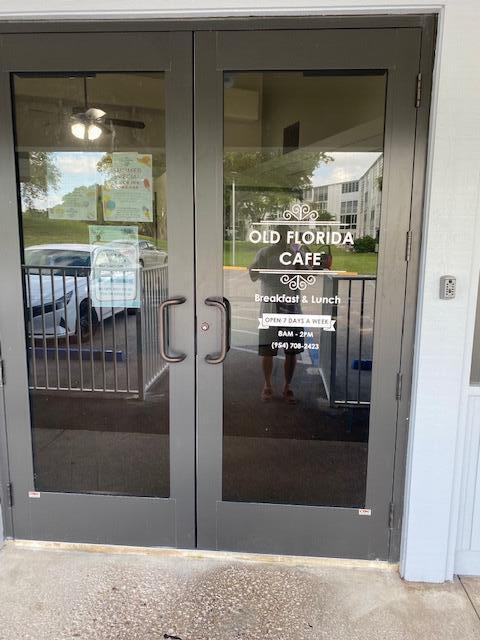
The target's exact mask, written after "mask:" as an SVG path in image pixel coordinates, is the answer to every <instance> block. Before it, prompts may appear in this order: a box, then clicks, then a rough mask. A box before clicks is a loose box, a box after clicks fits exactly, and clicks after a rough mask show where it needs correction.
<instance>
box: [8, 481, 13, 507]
mask: <svg viewBox="0 0 480 640" xmlns="http://www.w3.org/2000/svg"><path fill="white" fill-rule="evenodd" d="M7 495H8V505H9V507H10V508H11V507H13V484H12V483H11V482H8V483H7Z"/></svg>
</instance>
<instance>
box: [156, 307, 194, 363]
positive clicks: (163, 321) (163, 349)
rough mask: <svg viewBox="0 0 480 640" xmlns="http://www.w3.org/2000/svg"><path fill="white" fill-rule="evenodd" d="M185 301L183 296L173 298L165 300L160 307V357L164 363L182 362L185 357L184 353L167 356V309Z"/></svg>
mask: <svg viewBox="0 0 480 640" xmlns="http://www.w3.org/2000/svg"><path fill="white" fill-rule="evenodd" d="M186 301H187V299H186V298H185V297H184V296H177V297H175V298H167V299H166V300H164V301H163V302H162V303H161V305H160V311H159V313H160V326H159V333H160V336H159V337H160V345H159V347H160V355H161V356H162V358H163V359H164V360H165V362H182V361H183V360H185V358H186V357H187V356H186V355H185V354H184V353H176V354H169V353H168V349H169V347H168V343H169V340H168V328H167V327H168V307H173V306H176V305H178V304H183V303H184V302H186Z"/></svg>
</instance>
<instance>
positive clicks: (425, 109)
mask: <svg viewBox="0 0 480 640" xmlns="http://www.w3.org/2000/svg"><path fill="white" fill-rule="evenodd" d="M365 27H368V28H369V29H383V28H397V29H401V28H412V27H417V28H419V29H421V30H422V44H421V61H420V71H421V72H422V77H423V90H422V103H421V107H420V108H419V109H418V110H417V123H416V146H415V163H414V172H413V191H412V209H411V212H412V215H411V229H412V231H413V236H412V261H411V262H410V264H409V265H408V271H407V280H406V314H405V323H404V339H403V343H402V370H403V373H404V377H403V393H402V398H401V400H400V401H399V405H398V429H397V437H396V457H395V473H394V478H393V489H392V500H393V503H394V504H395V512H394V520H393V531H392V536H391V546H390V554H389V559H390V560H391V561H396V560H397V559H398V557H399V545H400V533H401V513H402V506H403V492H404V483H405V455H406V440H407V434H408V415H409V408H410V393H411V373H412V358H411V354H412V352H413V342H414V335H415V314H416V300H417V283H418V273H419V254H420V243H421V219H422V208H423V190H424V181H425V165H426V154H427V137H428V126H429V106H430V90H431V84H432V67H433V57H434V44H435V35H436V16H435V15H434V14H432V15H396V16H385V15H377V16H356V17H355V16H329V17H315V16H308V17H268V18H228V19H211V20H186V19H182V20H163V21H133V20H131V21H117V20H110V21H98V22H95V23H92V22H80V21H78V22H77V21H75V22H72V21H68V22H66V21H49V22H38V21H37V22H17V23H15V22H6V23H1V24H0V34H24V35H25V36H27V34H30V38H32V39H33V40H35V38H36V35H37V34H41V33H45V34H47V33H48V34H57V33H60V34H62V33H63V34H67V33H68V34H74V33H78V34H80V33H82V34H91V33H95V32H120V33H123V32H131V31H135V32H142V34H144V33H146V32H147V33H148V32H150V33H151V32H159V31H161V32H168V31H187V32H192V31H194V30H197V31H202V30H207V31H208V30H213V29H223V30H246V31H249V30H269V29H304V30H306V31H308V30H311V29H338V28H350V29H357V28H365ZM190 35H191V33H190ZM2 62H4V58H3V53H0V65H1V64H2ZM2 69H3V70H5V65H3V67H2ZM1 75H2V81H1V83H0V94H1V96H2V97H1V98H0V105H1V108H0V113H1V118H0V137H1V139H2V140H3V141H4V144H3V146H2V151H1V153H0V176H1V183H2V194H3V200H4V204H5V206H7V205H8V207H9V208H12V207H15V208H16V189H15V184H14V180H13V176H12V167H13V166H14V157H13V139H12V131H11V125H10V123H11V112H10V98H9V96H10V87H9V84H8V82H7V81H6V80H7V78H6V74H5V73H2V74H1ZM183 91H184V96H185V98H186V100H185V104H184V108H186V109H187V110H188V106H187V105H188V104H191V99H190V98H189V97H188V96H187V93H188V90H187V87H183ZM6 96H8V99H6ZM213 133H215V132H213ZM184 165H185V166H187V165H188V162H186V163H184ZM186 184H187V183H184V184H183V188H184V192H185V191H187V192H188V187H187V188H185V187H186ZM187 197H188V196H187ZM7 233H12V229H11V228H10V230H5V229H4V231H3V234H4V237H5V236H6V235H7ZM17 236H18V233H17ZM17 236H15V234H13V235H11V236H10V242H9V243H8V244H7V246H6V247H5V251H4V250H3V249H4V247H2V257H3V261H4V262H11V261H12V260H13V263H14V264H15V265H16V262H17V261H18V256H19V251H18V246H17V244H16V243H17V242H18V237H17ZM12 243H13V246H12ZM16 273H18V272H16ZM4 274H5V272H4ZM2 285H3V288H4V290H5V289H7V293H6V295H8V296H12V297H13V300H15V299H16V304H17V305H18V304H19V295H20V293H19V291H20V290H21V285H20V283H19V282H18V281H17V282H15V281H13V282H12V281H11V279H9V280H8V282H7V279H5V280H3V282H2ZM187 286H188V283H187ZM10 299H12V298H10ZM0 328H1V324H0ZM2 337H3V336H2V334H1V333H0V338H2ZM184 338H185V339H187V336H186V335H185V334H184V336H182V340H183V339H184ZM19 339H20V340H23V338H22V337H21V336H19V335H18V334H17V336H16V341H15V342H16V344H18V340H19ZM184 344H185V342H184ZM186 346H188V347H190V344H188V345H186ZM4 353H6V354H8V360H9V362H8V368H10V362H11V363H12V364H13V370H12V371H10V374H12V375H13V378H11V377H10V375H9V377H8V383H7V384H8V386H10V385H13V384H15V386H17V387H18V385H19V384H20V388H19V389H18V390H17V392H16V394H15V395H16V400H15V404H17V406H18V407H19V408H20V416H21V415H22V413H23V415H25V412H26V408H27V407H28V397H27V395H26V393H25V392H24V389H23V387H22V385H24V384H25V377H24V371H22V367H23V366H24V358H23V353H22V354H21V357H20V358H19V357H18V353H16V351H15V344H13V345H12V346H11V345H5V346H4ZM15 359H16V360H17V361H18V360H20V361H21V362H20V364H18V363H17V364H15ZM25 391H26V388H25ZM13 413H14V414H15V412H13ZM12 420H13V421H14V424H17V423H18V414H17V417H15V415H12ZM0 430H1V434H0V435H1V436H2V437H0V466H1V477H0V480H1V481H2V487H1V490H2V491H1V493H2V498H3V499H2V508H3V518H4V526H5V534H6V535H7V536H9V537H13V536H14V533H15V532H14V529H13V526H12V520H11V510H9V509H8V508H7V505H8V496H7V490H6V482H7V476H8V478H12V476H14V473H13V467H14V464H12V461H9V457H8V456H7V441H6V434H5V430H4V429H2V425H1V424H0ZM178 446H179V447H180V446H181V447H187V449H191V446H192V443H191V442H190V440H189V437H188V436H187V437H186V439H185V440H184V441H183V442H181V443H180V442H179V443H178ZM28 452H30V449H28ZM16 455H22V451H21V450H20V451H18V450H17V451H16ZM23 455H25V451H23ZM17 459H18V458H17ZM9 462H10V464H9ZM184 471H185V470H184ZM192 473H193V470H192ZM187 483H188V481H187ZM64 539H67V537H65V538H64ZM71 539H76V540H78V539H79V536H78V535H76V534H75V532H74V531H73V528H72V536H71ZM178 543H179V545H180V546H192V543H191V537H190V538H189V540H187V541H185V542H183V543H182V541H181V540H180V539H178Z"/></svg>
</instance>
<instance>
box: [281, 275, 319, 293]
mask: <svg viewBox="0 0 480 640" xmlns="http://www.w3.org/2000/svg"><path fill="white" fill-rule="evenodd" d="M315 280H316V278H315V276H314V275H313V274H308V275H307V274H305V275H304V274H303V273H299V274H295V275H293V276H291V275H288V274H286V273H284V274H283V276H281V278H280V282H281V283H282V284H288V286H289V288H290V289H291V290H292V291H297V289H298V290H300V291H305V289H306V288H307V287H308V285H309V284H315Z"/></svg>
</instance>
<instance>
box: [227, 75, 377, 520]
mask: <svg viewBox="0 0 480 640" xmlns="http://www.w3.org/2000/svg"><path fill="white" fill-rule="evenodd" d="M386 81H387V76H386V73H385V72H378V73H376V74H373V73H370V74H368V75H364V74H360V73H355V74H352V75H350V74H348V73H343V74H341V75H335V74H334V73H322V72H321V71H320V72H317V71H308V72H302V71H299V72H257V73H246V72H236V73H232V72H229V73H225V74H224V174H223V175H224V267H223V277H224V292H225V296H226V297H227V298H228V299H229V301H230V304H231V308H232V315H231V331H232V340H231V351H230V353H229V356H228V358H227V359H226V361H225V365H224V370H223V375H224V384H223V485H222V486H223V499H224V500H229V501H243V502H268V503H283V504H303V505H318V506H332V507H357V508H359V507H362V508H363V507H364V506H365V497H366V476H367V458H368V436H369V414H370V399H371V396H370V389H371V375H372V364H373V359H372V350H373V331H374V307H375V282H376V275H377V256H378V250H379V247H378V236H379V229H380V217H381V189H382V171H383V131H384V112H385V99H386Z"/></svg>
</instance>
